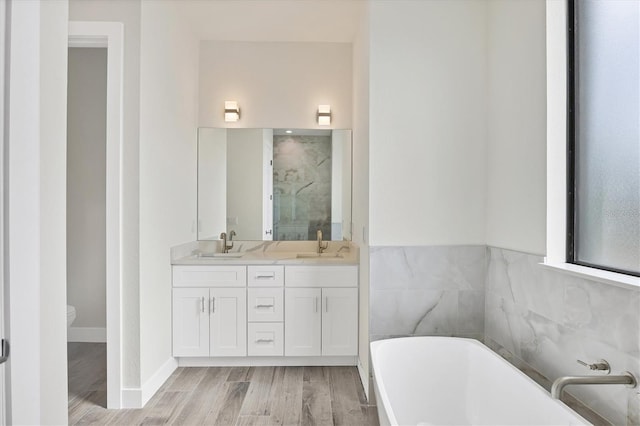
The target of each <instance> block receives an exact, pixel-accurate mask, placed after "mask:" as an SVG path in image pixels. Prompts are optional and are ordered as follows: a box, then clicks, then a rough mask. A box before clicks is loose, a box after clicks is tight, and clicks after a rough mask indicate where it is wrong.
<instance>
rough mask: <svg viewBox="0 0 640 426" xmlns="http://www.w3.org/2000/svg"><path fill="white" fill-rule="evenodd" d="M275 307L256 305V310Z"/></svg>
mask: <svg viewBox="0 0 640 426" xmlns="http://www.w3.org/2000/svg"><path fill="white" fill-rule="evenodd" d="M273 306H274V305H256V309H260V308H273Z"/></svg>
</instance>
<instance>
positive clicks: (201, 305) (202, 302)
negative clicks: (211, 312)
mask: <svg viewBox="0 0 640 426" xmlns="http://www.w3.org/2000/svg"><path fill="white" fill-rule="evenodd" d="M200 310H201V311H202V313H204V297H201V298H200Z"/></svg>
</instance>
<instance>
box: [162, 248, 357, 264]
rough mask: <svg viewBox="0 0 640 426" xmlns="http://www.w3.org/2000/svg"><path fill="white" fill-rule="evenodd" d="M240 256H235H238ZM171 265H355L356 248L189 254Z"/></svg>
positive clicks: (175, 260) (174, 260)
mask: <svg viewBox="0 0 640 426" xmlns="http://www.w3.org/2000/svg"><path fill="white" fill-rule="evenodd" d="M240 255H241V257H235V256H240ZM171 264H172V265H357V264H358V257H357V250H352V251H350V252H340V253H336V252H330V253H323V254H322V255H321V256H318V254H317V253H313V252H302V253H301V252H284V251H257V252H255V251H248V252H244V253H229V254H228V255H221V254H217V256H216V257H214V256H212V255H206V254H204V255H199V254H191V255H189V256H184V257H179V258H176V259H173V261H172V262H171Z"/></svg>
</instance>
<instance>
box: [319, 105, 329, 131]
mask: <svg viewBox="0 0 640 426" xmlns="http://www.w3.org/2000/svg"><path fill="white" fill-rule="evenodd" d="M317 118H318V124H319V125H320V126H329V125H330V124H331V105H318V115H317Z"/></svg>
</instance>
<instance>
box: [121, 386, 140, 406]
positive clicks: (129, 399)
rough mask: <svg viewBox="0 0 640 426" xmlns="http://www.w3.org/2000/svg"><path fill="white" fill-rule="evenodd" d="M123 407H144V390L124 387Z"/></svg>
mask: <svg viewBox="0 0 640 426" xmlns="http://www.w3.org/2000/svg"><path fill="white" fill-rule="evenodd" d="M122 408H142V390H141V389H140V388H125V389H122Z"/></svg>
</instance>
